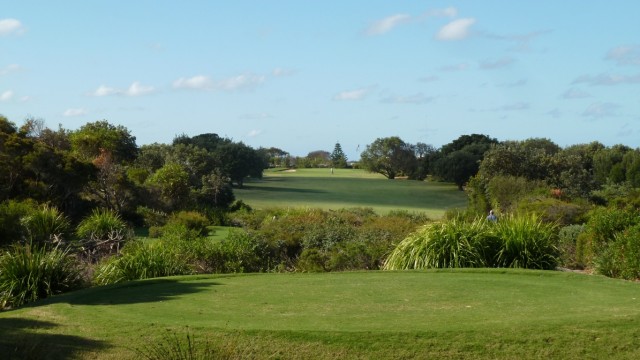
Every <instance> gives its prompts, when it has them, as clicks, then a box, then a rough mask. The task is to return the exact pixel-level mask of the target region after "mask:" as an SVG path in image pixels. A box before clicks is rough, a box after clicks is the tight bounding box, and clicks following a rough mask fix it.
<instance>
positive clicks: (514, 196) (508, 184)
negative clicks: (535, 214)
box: [487, 175, 548, 213]
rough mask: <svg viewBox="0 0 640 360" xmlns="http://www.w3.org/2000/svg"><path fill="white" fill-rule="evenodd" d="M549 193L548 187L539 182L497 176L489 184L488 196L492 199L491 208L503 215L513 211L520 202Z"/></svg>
mask: <svg viewBox="0 0 640 360" xmlns="http://www.w3.org/2000/svg"><path fill="white" fill-rule="evenodd" d="M539 192H542V193H548V186H546V185H545V184H544V183H543V182H542V181H539V180H528V179H526V178H524V177H516V176H511V175H496V176H493V177H491V178H490V179H489V181H488V182H487V195H488V196H489V198H490V199H491V208H492V209H494V210H498V211H500V212H503V213H507V212H510V211H512V210H513V207H514V205H515V204H516V203H517V201H518V200H520V199H522V198H523V197H526V196H531V195H532V194H534V193H539Z"/></svg>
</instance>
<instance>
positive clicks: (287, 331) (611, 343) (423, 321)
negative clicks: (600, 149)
mask: <svg viewBox="0 0 640 360" xmlns="http://www.w3.org/2000/svg"><path fill="white" fill-rule="evenodd" d="M237 197H238V198H239V199H241V200H242V201H243V202H245V203H246V204H249V205H250V206H252V207H256V208H260V207H269V208H270V207H285V206H289V207H308V208H322V209H340V208H344V207H370V208H373V209H374V210H375V211H376V212H380V213H385V212H389V211H393V210H403V211H409V212H426V213H428V214H429V216H432V217H436V218H437V217H441V216H442V215H443V214H444V212H445V211H446V209H450V208H455V207H463V206H464V205H465V201H466V199H465V197H464V194H462V193H460V192H459V191H458V190H457V189H456V188H455V186H453V185H451V184H446V183H436V182H417V181H405V180H386V179H384V178H383V177H380V176H377V175H373V174H369V173H366V172H363V171H359V170H347V169H339V170H336V171H334V173H333V174H331V172H330V171H329V170H328V169H309V170H306V169H302V170H299V171H295V172H293V171H288V172H284V171H271V172H266V174H265V176H264V178H263V179H261V180H253V181H250V182H247V183H246V185H245V187H244V188H243V189H239V190H238V191H237ZM222 234H226V232H223V233H222ZM216 241H219V240H216ZM638 301H640V286H639V285H638V284H637V283H636V282H629V281H624V280H616V279H610V278H605V277H602V276H597V275H585V274H581V273H574V272H560V271H540V270H522V269H482V268H481V269H445V270H415V271H352V272H331V273H299V272H296V273H286V272H285V273H247V274H213V275H193V276H173V277H165V278H155V279H147V280H139V281H132V282H125V283H119V284H114V285H107V286H97V287H92V288H87V289H83V290H79V291H74V292H70V293H66V294H63V295H59V296H54V297H50V298H47V299H44V300H40V301H36V302H34V303H30V304H27V305H25V306H22V307H19V308H16V309H12V310H7V311H3V312H2V313H0V334H1V335H2V336H0V349H1V351H2V353H3V355H4V356H5V358H7V357H8V358H15V359H23V358H33V359H40V358H45V359H69V358H77V359H139V358H147V359H210V358H213V359H218V358H220V359H338V358H340V359H373V358H377V359H430V358H435V359H466V358H469V359H538V358H545V359H546V358H551V359H585V358H586V359H603V358H607V359H631V358H637V357H638V356H640V348H639V347H638V346H637V345H638V342H639V341H640V327H638V325H637V324H638V322H640V306H638Z"/></svg>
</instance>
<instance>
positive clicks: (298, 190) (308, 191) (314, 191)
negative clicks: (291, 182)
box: [242, 185, 328, 194]
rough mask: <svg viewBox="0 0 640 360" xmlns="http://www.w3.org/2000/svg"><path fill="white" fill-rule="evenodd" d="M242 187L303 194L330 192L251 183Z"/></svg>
mask: <svg viewBox="0 0 640 360" xmlns="http://www.w3.org/2000/svg"><path fill="white" fill-rule="evenodd" d="M242 188H243V189H245V190H259V191H268V192H281V193H302V194H325V193H328V191H324V190H315V189H300V188H286V187H275V186H251V185H245V186H243V187H242Z"/></svg>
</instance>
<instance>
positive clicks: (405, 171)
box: [360, 136, 416, 179]
mask: <svg viewBox="0 0 640 360" xmlns="http://www.w3.org/2000/svg"><path fill="white" fill-rule="evenodd" d="M360 163H361V164H362V167H363V168H364V169H366V170H368V171H370V172H375V173H379V174H382V175H384V176H385V177H386V178H387V179H395V177H396V176H398V175H407V176H408V175H409V174H411V173H413V172H414V171H415V169H416V157H415V155H414V152H413V150H412V148H411V145H409V144H407V143H405V142H404V141H402V139H400V138H399V137H397V136H392V137H387V138H378V139H376V140H375V141H374V142H373V143H371V144H369V145H367V147H366V149H365V151H363V152H362V153H361V154H360Z"/></svg>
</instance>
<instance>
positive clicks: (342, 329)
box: [0, 269, 640, 359]
mask: <svg viewBox="0 0 640 360" xmlns="http://www.w3.org/2000/svg"><path fill="white" fill-rule="evenodd" d="M639 302H640V284H638V283H634V282H626V281H621V280H613V279H608V278H603V277H599V276H589V275H581V274H573V273H561V272H543V271H526V270H505V269H487V270H485V269H479V270H437V271H435V270H434V271H412V272H375V271H370V272H345V273H323V274H300V273H296V274H245V275H212V276H196V277H176V278H166V279H155V280H146V281H138V282H133V283H128V284H122V285H118V286H112V287H103V288H92V289H87V290H83V291H79V292H75V293H69V294H65V295H62V296H58V297H55V298H52V299H49V300H45V301H42V302H39V303H36V304H34V305H32V306H28V307H24V308H21V309H17V310H13V311H6V312H3V313H0V334H2V336H0V346H5V347H6V346H7V345H8V344H35V345H30V346H34V347H35V349H34V350H27V351H32V352H36V353H37V351H40V350H43V349H46V353H47V354H50V355H52V356H53V355H56V356H59V357H60V358H68V357H73V356H79V357H82V358H97V359H121V358H138V357H139V354H137V353H136V350H140V349H143V348H145V347H149V346H151V345H150V344H155V343H158V342H162V340H163V338H164V339H165V340H166V336H167V335H166V334H177V336H178V338H185V337H186V334H187V333H189V334H191V336H193V337H194V338H195V342H196V345H199V346H202V347H204V346H205V345H206V343H207V342H210V344H209V345H210V346H217V347H219V348H220V349H222V350H220V351H226V352H227V353H228V354H231V355H232V357H235V358H257V359H266V358H281V359H336V358H346V359H356V358H358V359H372V358H377V359H399V358H400V359H402V358H405V359H413V358H423V359H424V358H434V359H460V358H477V359H533V358H536V359H538V358H545V359H547V358H552V359H585V358H591V359H605V358H606V359H612V358H613V359H616V358H618V359H631V358H638V357H640V347H639V346H638V345H639V344H640V326H638V323H639V322H640V304H639ZM205 339H208V340H205ZM198 340H199V341H200V342H198ZM26 346H27V345H23V347H26ZM39 349H40V350H39ZM0 350H3V349H1V348H0ZM7 351H11V350H7V349H4V352H3V353H4V354H6V353H7ZM20 351H22V350H20ZM43 351H44V350H43ZM9 353H10V352H9Z"/></svg>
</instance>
